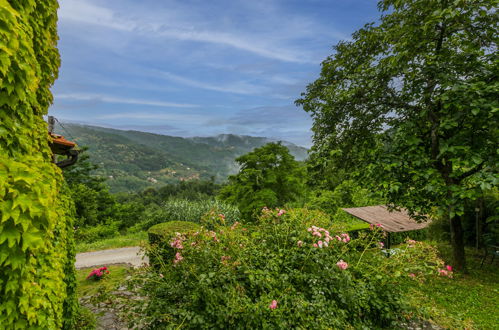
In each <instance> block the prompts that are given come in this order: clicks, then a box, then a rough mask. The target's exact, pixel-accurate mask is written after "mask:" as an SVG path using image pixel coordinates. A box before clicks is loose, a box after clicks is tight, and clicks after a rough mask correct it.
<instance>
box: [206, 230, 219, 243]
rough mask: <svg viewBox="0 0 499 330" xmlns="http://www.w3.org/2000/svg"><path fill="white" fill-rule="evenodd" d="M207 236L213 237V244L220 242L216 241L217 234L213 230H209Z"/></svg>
mask: <svg viewBox="0 0 499 330" xmlns="http://www.w3.org/2000/svg"><path fill="white" fill-rule="evenodd" d="M208 235H210V236H211V237H213V240H214V241H215V242H217V243H218V242H220V240H219V239H218V237H217V233H215V232H214V231H213V230H210V231H209V232H208Z"/></svg>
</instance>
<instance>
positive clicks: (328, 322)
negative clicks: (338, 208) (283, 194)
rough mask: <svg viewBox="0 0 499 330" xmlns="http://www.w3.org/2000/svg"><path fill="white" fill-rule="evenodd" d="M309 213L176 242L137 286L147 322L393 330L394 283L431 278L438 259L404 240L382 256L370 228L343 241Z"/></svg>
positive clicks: (397, 312)
mask: <svg viewBox="0 0 499 330" xmlns="http://www.w3.org/2000/svg"><path fill="white" fill-rule="evenodd" d="M315 212H317V211H309V210H304V209H301V210H290V211H289V212H286V211H284V210H279V209H278V210H269V209H264V211H263V213H262V215H261V216H260V217H259V218H258V222H257V224H255V225H251V226H243V225H241V224H239V223H235V224H233V225H232V226H231V227H227V226H219V227H217V228H216V230H214V231H209V230H206V229H203V230H200V231H199V232H196V233H192V234H186V235H178V236H176V237H175V241H174V242H172V247H173V249H174V250H173V251H169V252H168V254H163V255H162V263H161V267H160V268H159V269H158V273H154V272H153V273H150V274H149V275H148V276H149V278H148V280H147V281H146V284H145V286H144V292H145V293H146V294H147V295H149V298H150V299H149V301H148V302H147V303H146V306H145V307H146V309H145V310H146V314H147V317H146V322H147V323H148V324H149V326H150V327H151V328H161V327H172V328H175V327H178V326H180V325H182V327H185V328H191V329H194V328H231V329H242V328H258V329H260V328H319V329H324V328H336V329H340V328H380V327H389V326H396V325H397V322H398V321H399V320H400V319H401V318H403V317H404V316H406V315H409V314H407V313H408V312H409V309H408V307H407V306H406V305H405V303H404V300H403V298H402V293H401V291H400V289H399V287H398V286H397V285H396V282H397V277H399V276H408V275H409V274H412V273H414V274H415V275H416V274H417V275H416V276H418V278H423V277H424V276H427V274H428V273H432V274H436V273H437V271H436V267H437V265H439V266H441V264H442V263H441V262H440V261H438V259H437V258H436V255H434V254H431V253H428V251H425V250H424V248H423V247H422V246H423V244H422V243H417V244H416V243H414V244H412V242H411V246H409V244H408V245H407V247H406V248H405V249H401V251H400V253H398V254H397V255H396V256H394V257H393V258H386V257H384V256H383V255H382V253H381V252H380V249H379V248H377V247H375V248H372V247H373V246H375V245H376V243H377V242H378V241H379V240H380V239H381V232H380V231H379V230H374V231H370V232H368V233H367V234H363V235H362V237H360V238H359V239H356V240H350V238H349V236H348V234H346V233H341V232H337V233H336V232H333V231H331V232H329V231H327V230H326V229H324V228H322V227H321V226H317V224H319V223H325V224H327V223H328V221H329V219H328V218H327V216H324V215H323V214H321V213H315ZM315 216H317V218H316V217H315ZM307 227H308V229H307ZM413 260H416V262H415V261H413Z"/></svg>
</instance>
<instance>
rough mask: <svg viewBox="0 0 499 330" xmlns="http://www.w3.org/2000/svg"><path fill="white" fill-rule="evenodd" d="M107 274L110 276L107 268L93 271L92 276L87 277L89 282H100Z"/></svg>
mask: <svg viewBox="0 0 499 330" xmlns="http://www.w3.org/2000/svg"><path fill="white" fill-rule="evenodd" d="M107 274H109V270H108V269H107V267H106V266H104V267H100V268H95V269H92V271H91V272H90V274H88V276H87V280H92V281H99V280H102V279H103V278H104V277H105V276H106V275H107Z"/></svg>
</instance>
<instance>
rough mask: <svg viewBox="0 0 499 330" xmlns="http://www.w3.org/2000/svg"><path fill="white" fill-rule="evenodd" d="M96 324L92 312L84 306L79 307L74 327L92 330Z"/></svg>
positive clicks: (79, 329) (81, 329) (80, 329)
mask: <svg viewBox="0 0 499 330" xmlns="http://www.w3.org/2000/svg"><path fill="white" fill-rule="evenodd" d="M96 326H97V319H96V317H95V315H94V313H93V312H92V311H91V310H90V309H88V308H86V307H83V306H82V307H80V309H79V310H78V313H77V315H76V325H75V329H78V330H94V329H95V328H96Z"/></svg>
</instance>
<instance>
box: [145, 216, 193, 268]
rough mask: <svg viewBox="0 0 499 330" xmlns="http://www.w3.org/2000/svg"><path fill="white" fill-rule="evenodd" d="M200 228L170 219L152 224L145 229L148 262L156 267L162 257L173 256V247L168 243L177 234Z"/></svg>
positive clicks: (190, 223) (191, 223)
mask: <svg viewBox="0 0 499 330" xmlns="http://www.w3.org/2000/svg"><path fill="white" fill-rule="evenodd" d="M200 229H201V226H200V225H198V224H196V223H193V222H188V221H170V222H164V223H159V224H157V225H154V226H152V227H151V228H149V230H148V231H147V235H148V238H149V250H148V256H149V264H150V265H151V266H153V267H156V268H158V267H159V266H160V265H161V264H162V257H163V256H168V257H169V258H171V257H173V255H174V254H175V252H174V249H173V248H172V247H171V246H170V243H171V241H172V239H173V238H174V237H177V235H183V234H188V233H193V232H195V231H198V230H200Z"/></svg>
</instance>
